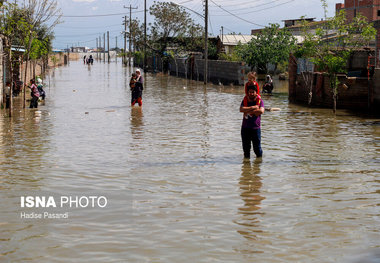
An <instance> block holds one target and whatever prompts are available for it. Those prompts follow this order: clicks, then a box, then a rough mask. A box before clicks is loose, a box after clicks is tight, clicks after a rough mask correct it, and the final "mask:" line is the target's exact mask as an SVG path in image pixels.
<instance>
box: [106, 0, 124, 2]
mask: <svg viewBox="0 0 380 263" xmlns="http://www.w3.org/2000/svg"><path fill="white" fill-rule="evenodd" d="M108 2H121V0H108Z"/></svg>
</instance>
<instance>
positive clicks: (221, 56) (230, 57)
mask: <svg viewBox="0 0 380 263" xmlns="http://www.w3.org/2000/svg"><path fill="white" fill-rule="evenodd" d="M218 59H219V60H227V61H233V62H240V61H242V58H241V57H240V56H239V55H238V53H237V52H236V50H234V51H233V52H232V54H225V53H219V54H218Z"/></svg>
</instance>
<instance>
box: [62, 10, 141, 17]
mask: <svg viewBox="0 0 380 263" xmlns="http://www.w3.org/2000/svg"><path fill="white" fill-rule="evenodd" d="M140 12H143V11H136V12H135V13H140ZM120 15H125V12H124V13H117V14H102V15H80V16H79V15H78V16H76V15H64V16H62V17H72V18H73V17H100V16H120Z"/></svg>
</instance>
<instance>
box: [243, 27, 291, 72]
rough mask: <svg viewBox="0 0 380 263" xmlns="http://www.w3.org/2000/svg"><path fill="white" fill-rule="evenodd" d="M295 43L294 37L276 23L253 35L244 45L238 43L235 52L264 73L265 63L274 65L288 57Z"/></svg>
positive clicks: (265, 69) (252, 66) (265, 70)
mask: <svg viewBox="0 0 380 263" xmlns="http://www.w3.org/2000/svg"><path fill="white" fill-rule="evenodd" d="M295 44H296V40H295V38H294V37H293V36H292V34H291V33H290V32H289V31H288V30H286V29H285V28H280V25H278V24H270V26H269V27H265V28H264V29H263V30H262V31H261V32H260V33H259V34H257V35H256V36H254V37H253V38H252V39H251V41H249V42H248V44H246V45H238V47H237V53H238V54H239V56H240V57H241V58H242V59H243V60H244V61H245V62H246V63H247V64H248V65H249V66H250V67H251V68H257V71H258V72H262V73H266V72H267V64H268V63H271V64H274V65H276V64H277V63H280V62H283V61H285V60H288V59H289V54H290V52H291V50H293V49H294V47H295Z"/></svg>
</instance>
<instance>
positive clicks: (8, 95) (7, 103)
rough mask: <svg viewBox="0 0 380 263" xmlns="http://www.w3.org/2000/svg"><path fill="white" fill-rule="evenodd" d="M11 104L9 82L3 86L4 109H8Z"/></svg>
mask: <svg viewBox="0 0 380 263" xmlns="http://www.w3.org/2000/svg"><path fill="white" fill-rule="evenodd" d="M10 104H11V82H10V81H7V83H6V85H5V108H6V109H8V108H9V105H10Z"/></svg>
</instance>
